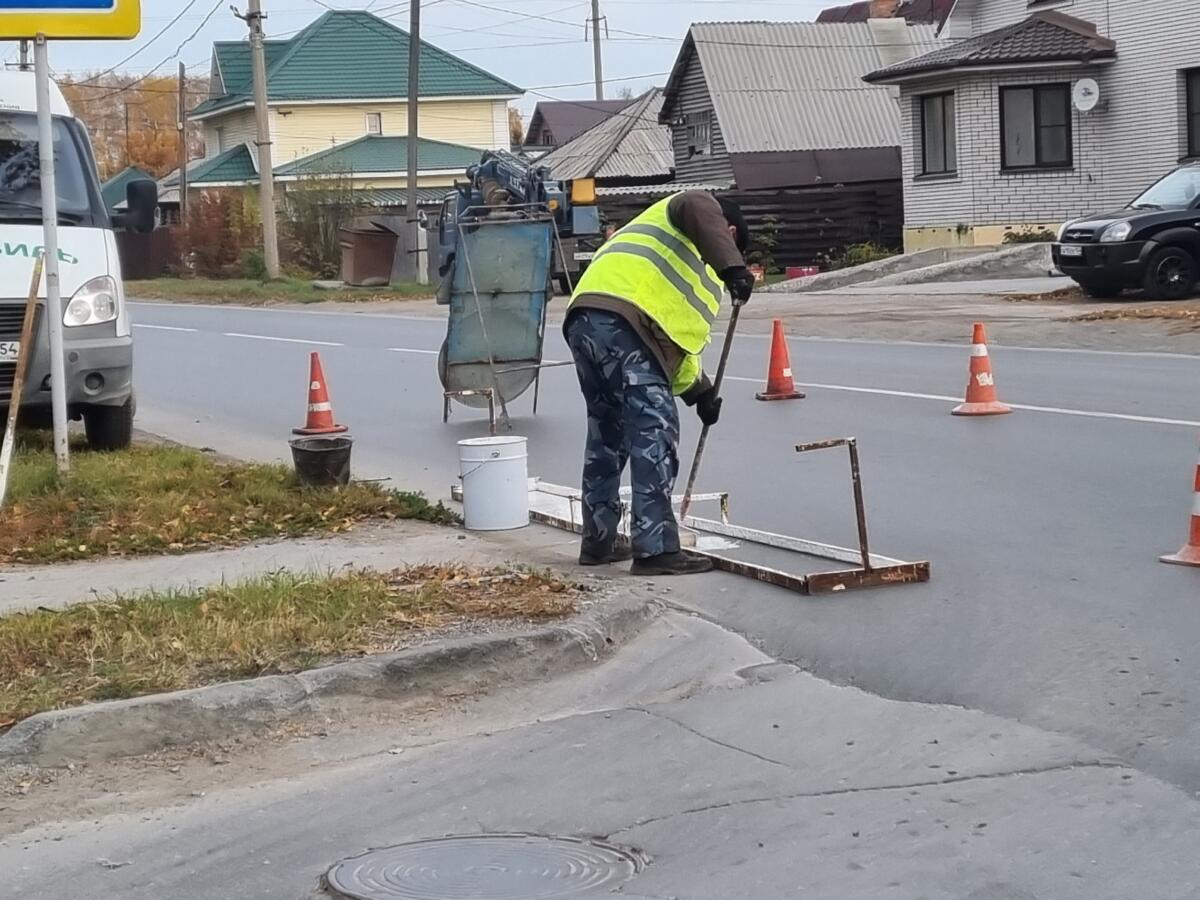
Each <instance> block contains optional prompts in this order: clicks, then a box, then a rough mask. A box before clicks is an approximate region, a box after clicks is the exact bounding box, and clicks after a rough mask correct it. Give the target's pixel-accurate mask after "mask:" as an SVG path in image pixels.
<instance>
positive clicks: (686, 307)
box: [575, 197, 723, 389]
mask: <svg viewBox="0 0 1200 900" xmlns="http://www.w3.org/2000/svg"><path fill="white" fill-rule="evenodd" d="M673 199H674V197H668V198H666V199H665V200H662V201H660V202H658V203H656V204H654V205H653V206H651V207H650V208H649V209H647V210H646V211H645V212H643V213H642V214H641V215H640V216H638V217H637V218H636V219H634V220H633V221H632V222H630V223H629V224H628V225H626V226H625V227H624V228H622V229H621V230H620V231H618V232H617V233H616V234H614V235H613V236H612V238H611V239H610V240H609V241H608V243H606V244H605V245H604V246H603V247H601V248H600V250H599V251H597V253H596V255H595V257H594V258H593V259H592V262H591V264H590V265H589V266H588V268H587V271H585V272H584V273H583V275H582V276H581V277H580V279H579V282H578V283H577V285H576V287H575V296H576V297H578V296H581V295H583V294H602V295H606V296H609V297H616V298H619V299H621V300H625V301H627V302H629V303H632V304H633V305H634V306H636V307H637V308H638V309H640V310H641V311H642V312H644V313H645V314H646V315H647V316H649V317H650V318H651V319H653V320H654V322H655V323H656V324H657V325H658V327H659V328H661V329H662V331H663V333H664V334H665V335H666V336H667V337H668V338H670V339H671V341H672V342H674V343H675V344H676V345H677V346H678V347H679V348H680V349H681V350H683V351H684V352H685V353H687V354H698V353H700V352H701V351H703V350H704V348H705V346H707V344H708V342H709V340H710V338H711V335H712V323H713V320H714V319H715V318H716V316H717V313H718V311H719V310H720V304H721V296H722V294H723V291H722V288H721V282H720V278H719V277H718V276H717V273H716V272H715V271H713V269H712V268H711V267H709V266H708V265H706V264H705V263H704V261H703V259H702V258H701V256H700V252H699V251H698V250H697V249H696V245H695V244H694V243H692V241H691V240H690V239H689V238H688V237H687V235H685V234H684V233H683V232H682V231H680V230H679V229H678V228H676V227H675V226H674V224H672V222H671V218H670V214H669V206H670V203H671V201H672V200H673ZM685 368H690V367H685ZM669 374H670V375H671V376H672V379H673V380H675V376H677V375H683V374H685V373H683V372H680V373H674V372H672V373H669ZM690 386H691V384H690V383H689V384H686V385H683V389H686V388H688V387H690ZM677 387H678V385H677Z"/></svg>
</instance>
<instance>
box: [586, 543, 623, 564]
mask: <svg viewBox="0 0 1200 900" xmlns="http://www.w3.org/2000/svg"><path fill="white" fill-rule="evenodd" d="M631 559H633V550H632V549H631V548H630V546H629V545H628V544H626V545H624V546H617V547H614V548H613V549H612V550H609V551H608V552H607V553H605V554H603V555H601V556H597V555H596V554H594V553H589V552H588V551H587V550H580V551H579V564H580V565H581V566H607V565H610V564H612V563H619V562H628V561H629V560H631Z"/></svg>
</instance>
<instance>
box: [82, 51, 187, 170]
mask: <svg viewBox="0 0 1200 900" xmlns="http://www.w3.org/2000/svg"><path fill="white" fill-rule="evenodd" d="M59 86H60V87H61V88H62V90H63V94H64V95H65V96H66V98H67V102H68V103H69V104H70V105H71V109H72V110H73V111H74V113H75V115H77V116H78V117H79V118H80V119H81V120H83V123H84V124H85V125H86V126H87V129H88V133H89V134H90V135H91V137H92V145H93V146H94V147H95V150H96V163H97V165H98V166H99V169H100V177H101V178H104V179H107V178H111V177H112V176H113V175H115V174H117V173H118V172H120V171H121V170H122V169H124V168H125V167H126V166H137V167H138V168H140V169H143V170H145V171H146V172H148V173H149V174H151V175H153V176H155V177H156V178H161V177H162V176H163V175H166V174H167V173H168V172H171V171H173V170H174V169H176V168H177V167H178V163H179V149H178V148H179V144H178V140H179V138H178V130H177V128H176V122H177V118H178V102H179V94H178V91H179V80H178V78H176V77H174V76H166V75H161V76H159V75H153V76H150V77H148V78H147V77H144V76H138V75H132V74H118V73H115V72H109V73H102V74H99V75H90V76H89V75H84V76H82V77H79V78H76V79H66V80H63V81H60V82H59ZM185 91H186V93H185V97H186V100H187V105H188V107H189V108H190V107H192V106H195V105H197V104H198V103H199V102H200V101H201V100H203V99H204V97H205V96H207V94H208V80H207V79H206V78H188V79H187V83H186V85H185ZM203 155H204V142H203V139H202V136H201V134H200V129H199V127H198V126H197V125H196V124H195V123H189V125H188V158H189V159H195V158H198V157H201V156H203Z"/></svg>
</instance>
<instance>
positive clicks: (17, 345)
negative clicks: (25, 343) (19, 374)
mask: <svg viewBox="0 0 1200 900" xmlns="http://www.w3.org/2000/svg"><path fill="white" fill-rule="evenodd" d="M20 354H21V342H20V341H0V362H16V361H17V357H18V356H20Z"/></svg>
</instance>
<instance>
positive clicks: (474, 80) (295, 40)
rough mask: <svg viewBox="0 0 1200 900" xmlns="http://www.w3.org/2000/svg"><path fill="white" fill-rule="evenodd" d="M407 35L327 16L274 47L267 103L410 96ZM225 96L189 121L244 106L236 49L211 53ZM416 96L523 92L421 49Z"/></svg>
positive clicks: (246, 83)
mask: <svg viewBox="0 0 1200 900" xmlns="http://www.w3.org/2000/svg"><path fill="white" fill-rule="evenodd" d="M408 50H409V38H408V32H406V31H404V29H402V28H399V27H397V26H395V25H393V24H391V23H390V22H388V21H386V20H384V19H381V18H379V17H378V16H374V15H372V14H371V13H368V12H366V11H364V10H353V9H335V10H330V11H329V12H327V13H325V14H324V15H323V16H321V17H320V18H319V19H317V20H316V21H315V22H313V23H312V24H311V25H309V26H308V27H307V28H305V29H304V30H303V31H301V32H299V33H298V34H296V35H295V36H294V37H292V38H290V39H289V40H288V41H286V42H281V41H272V42H271V44H270V46H269V47H268V58H269V60H270V62H271V66H270V69H269V70H268V71H267V89H268V91H269V93H270V98H269V99H270V101H271V102H272V103H280V102H284V101H288V100H359V99H363V100H365V99H381V98H393V97H405V96H407V95H408ZM213 52H214V54H216V56H217V61H218V64H219V66H220V70H221V80H222V81H223V82H224V87H225V92H226V93H225V95H224V96H221V97H215V98H212V99H209V100H205V101H204V102H203V103H201V104H200V105H199V106H197V107H196V108H195V109H194V110H192V112H191V113H190V114H191V115H193V116H203V115H206V114H208V113H212V112H215V111H217V110H221V109H224V108H226V107H229V106H237V105H240V104H242V103H245V102H246V101H248V100H249V99H250V93H251V87H250V77H249V71H248V61H249V52H248V49H247V48H246V47H245V46H244V45H242V44H241V43H239V42H236V41H222V42H219V43H218V44H215V45H214V48H213ZM420 62H421V73H420V84H419V89H420V95H421V97H422V98H425V97H459V96H470V97H480V96H497V95H498V96H519V95H520V94H522V93H523V91H522V90H521V89H520V88H519V87H516V86H515V85H512V84H509V83H508V82H507V81H504V80H503V79H501V78H497V77H496V76H494V75H492V74H490V73H488V72H485V71H484V70H483V69H481V68H479V67H478V66H476V65H474V64H472V63H469V62H467V61H466V60H462V59H459V58H458V57H457V56H454V55H452V54H450V53H447V52H446V51H445V50H442V49H440V48H438V47H435V46H433V45H432V44H429V43H426V42H425V41H422V42H421V60H420Z"/></svg>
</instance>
